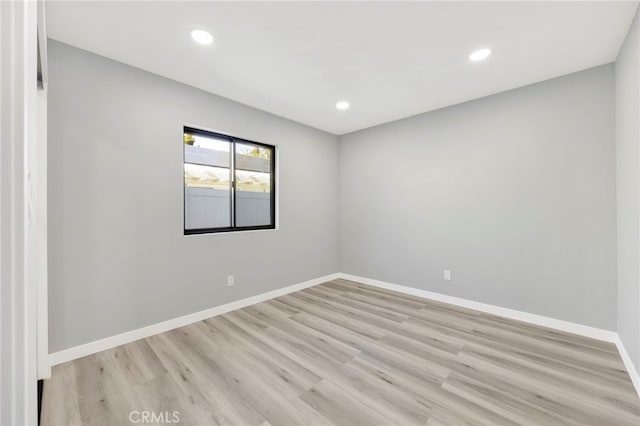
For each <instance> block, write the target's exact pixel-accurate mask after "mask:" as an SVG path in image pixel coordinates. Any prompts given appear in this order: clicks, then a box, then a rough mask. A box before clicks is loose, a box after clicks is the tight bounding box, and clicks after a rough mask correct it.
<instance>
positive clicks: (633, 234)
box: [615, 15, 640, 371]
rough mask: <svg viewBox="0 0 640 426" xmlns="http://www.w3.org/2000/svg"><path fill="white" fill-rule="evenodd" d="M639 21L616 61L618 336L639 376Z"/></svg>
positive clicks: (635, 22) (632, 28)
mask: <svg viewBox="0 0 640 426" xmlns="http://www.w3.org/2000/svg"><path fill="white" fill-rule="evenodd" d="M639 20H640V18H639V17H638V16H637V15H636V18H635V20H634V22H633V24H632V26H631V30H630V32H629V34H628V35H627V38H626V40H625V42H624V44H623V46H622V49H621V50H620V53H619V55H618V60H617V61H616V72H615V76H616V172H617V179H616V183H617V204H618V208H617V212H618V334H619V335H620V339H621V340H622V342H623V343H624V346H625V349H626V350H627V352H628V353H629V356H630V357H631V359H632V361H633V363H634V364H635V367H636V370H638V371H640V269H639V268H640V266H639V265H638V261H639V259H640V250H639V248H640V223H639V221H640V208H639V203H638V202H639V196H640V169H639V160H640V83H639V81H640V62H639V59H638V57H639V56H640V28H639V27H640V23H639Z"/></svg>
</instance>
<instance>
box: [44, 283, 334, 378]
mask: <svg viewBox="0 0 640 426" xmlns="http://www.w3.org/2000/svg"><path fill="white" fill-rule="evenodd" d="M336 278H338V274H331V275H325V276H323V277H319V278H315V279H313V280H309V281H305V282H302V283H299V284H294V285H290V286H288V287H284V288H279V289H277V290H273V291H269V292H267V293H262V294H258V295H256V296H252V297H248V298H246V299H242V300H237V301H235V302H231V303H227V304H225V305H220V306H216V307H213V308H210V309H205V310H204V311H200V312H195V313H192V314H188V315H184V316H182V317H178V318H174V319H170V320H167V321H163V322H160V323H157V324H152V325H149V326H147V327H142V328H138V329H136V330H131V331H127V332H125V333H122V334H117V335H115V336H111V337H106V338H104V339H100V340H95V341H93V342H89V343H85V344H83V345H79V346H74V347H72V348H69V349H64V350H61V351H59V352H54V353H52V354H49V363H50V364H51V365H52V366H53V365H57V364H62V363H64V362H67V361H71V360H74V359H77V358H82V357H84V356H87V355H92V354H95V353H97V352H101V351H104V350H107V349H111V348H115V347H117V346H120V345H124V344H126V343H130V342H133V341H136V340H140V339H144V338H145V337H149V336H153V335H155V334H159V333H164V332H165V331H169V330H173V329H175V328H178V327H183V326H185V325H189V324H193V323H195V322H198V321H202V320H203V319H207V318H211V317H214V316H217V315H221V314H224V313H226V312H230V311H235V310H236V309H240V308H244V307H246V306H250V305H254V304H256V303H260V302H264V301H265V300H269V299H273V298H276V297H279V296H283V295H285V294H289V293H293V292H294V291H298V290H303V289H305V288H309V287H313V286H315V285H318V284H322V283H325V282H327V281H331V280H334V279H336Z"/></svg>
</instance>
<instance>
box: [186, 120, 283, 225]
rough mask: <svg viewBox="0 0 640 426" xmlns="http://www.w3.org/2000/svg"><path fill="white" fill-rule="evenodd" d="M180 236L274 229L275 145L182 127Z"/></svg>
mask: <svg viewBox="0 0 640 426" xmlns="http://www.w3.org/2000/svg"><path fill="white" fill-rule="evenodd" d="M183 145H184V233H185V234H203V233H212V232H229V231H244V230H253V229H274V228H275V208H276V201H275V147H274V146H271V145H266V144H263V143H258V142H251V141H248V140H244V139H239V138H235V137H232V136H227V135H222V134H218V133H212V132H208V131H204V130H198V129H193V128H190V127H185V128H184V137H183Z"/></svg>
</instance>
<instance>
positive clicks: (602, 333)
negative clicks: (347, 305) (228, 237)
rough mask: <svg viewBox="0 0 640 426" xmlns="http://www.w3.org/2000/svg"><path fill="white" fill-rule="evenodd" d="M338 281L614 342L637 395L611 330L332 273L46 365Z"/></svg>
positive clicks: (66, 353)
mask: <svg viewBox="0 0 640 426" xmlns="http://www.w3.org/2000/svg"><path fill="white" fill-rule="evenodd" d="M338 278H342V279H345V280H350V281H355V282H359V283H362V284H367V285H371V286H374V287H379V288H384V289H387V290H392V291H397V292H398V293H404V294H409V295H412V296H417V297H422V298H425V299H429V300H436V301H438V302H443V303H449V304H452V305H456V306H461V307H464V308H469V309H474V310H477V311H481V312H486V313H489V314H494V315H499V316H502V317H505V318H511V319H514V320H518V321H523V322H527V323H530V324H535V325H540V326H543V327H549V328H553V329H556V330H560V331H565V332H568V333H574V334H578V335H581V336H586V337H591V338H593V339H598V340H604V341H607V342H611V343H615V344H616V346H617V348H618V351H619V352H620V356H621V357H622V361H623V362H624V365H625V367H626V368H627V372H628V373H629V376H630V378H631V381H632V382H633V385H634V386H635V388H636V391H637V392H638V396H640V376H639V375H638V371H637V370H636V368H635V366H634V365H633V363H632V362H631V358H630V357H629V354H628V353H627V350H626V349H625V347H624V344H623V343H622V341H621V340H620V337H619V336H618V334H617V333H616V332H614V331H609V330H603V329H600V328H595V327H590V326H586V325H582V324H576V323H572V322H569V321H563V320H559V319H555V318H549V317H545V316H542V315H536V314H531V313H528V312H522V311H517V310H515V309H508V308H503V307H500V306H495V305H489V304H486V303H481V302H475V301H473V300H468V299H462V298H459V297H455V296H448V295H445V294H440V293H434V292H431V291H427V290H420V289H417V288H413V287H407V286H403V285H399V284H392V283H388V282H385V281H379V280H374V279H371V278H365V277H359V276H356V275H350V274H344V273H335V274H331V275H325V276H323V277H319V278H315V279H313V280H309V281H305V282H302V283H299V284H294V285H291V286H288V287H284V288H280V289H277V290H273V291H269V292H267V293H263V294H259V295H256V296H252V297H248V298H246V299H242V300H238V301H235V302H231V303H227V304H225V305H220V306H216V307H213V308H210V309H205V310H204V311H200V312H195V313H192V314H188V315H184V316H182V317H178V318H174V319H171V320H167V321H163V322H161V323H157V324H152V325H149V326H147V327H142V328H138V329H136V330H131V331H127V332H125V333H122V334H118V335H115V336H111V337H106V338H104V339H100V340H96V341H93V342H89V343H85V344H83V345H79V346H75V347H72V348H69V349H64V350H62V351H59V352H54V353H52V354H50V355H49V362H50V364H51V365H52V366H53V365H57V364H62V363H64V362H67V361H72V360H74V359H77V358H82V357H84V356H87V355H92V354H94V353H97V352H100V351H104V350H107V349H111V348H115V347H117V346H120V345H124V344H126V343H130V342H133V341H136V340H140V339H144V338H146V337H149V336H153V335H155V334H159V333H164V332H165V331H169V330H173V329H175V328H178V327H183V326H185V325H189V324H193V323H195V322H198V321H202V320H203V319H207V318H211V317H214V316H217V315H221V314H224V313H226V312H231V311H234V310H236V309H241V308H244V307H246V306H250V305H254V304H256V303H260V302H264V301H265V300H269V299H273V298H276V297H279V296H283V295H285V294H289V293H293V292H295V291H299V290H303V289H305V288H309V287H313V286H316V285H319V284H322V283H325V282H327V281H331V280H334V279H338Z"/></svg>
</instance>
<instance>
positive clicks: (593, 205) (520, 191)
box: [339, 65, 616, 330]
mask: <svg viewBox="0 0 640 426" xmlns="http://www.w3.org/2000/svg"><path fill="white" fill-rule="evenodd" d="M613 71H614V69H613V66H612V65H606V66H602V67H598V68H594V69H590V70H587V71H583V72H579V73H576V74H571V75H568V76H565V77H561V78H557V79H553V80H549V81H546V82H542V83H539V84H535V85H532V86H528V87H524V88H520V89H516V90H511V91H508V92H504V93H502V94H498V95H494V96H490V97H487V98H483V99H479V100H476V101H472V102H468V103H465V104H461V105H457V106H453V107H450V108H446V109H442V110H438V111H434V112H429V113H426V114H422V115H419V116H416V117H412V118H408V119H404V120H400V121H396V122H392V123H388V124H384V125H381V126H378V127H374V128H371V129H366V130H362V131H359V132H355V133H352V134H349V135H346V136H343V137H341V143H340V155H339V158H340V178H341V183H340V185H341V191H340V220H339V229H340V248H341V255H340V271H341V272H345V273H351V274H355V275H360V276H364V277H370V278H374V279H378V280H383V281H389V282H392V283H397V284H403V285H407V286H411V287H415V288H419V289H425V290H430V291H435V292H439V293H444V294H449V295H453V296H458V297H463V298H467V299H471V300H475V301H480V302H485V303H490V304H494V305H498V306H502V307H507V308H512V309H518V310H522V311H525V312H531V313H535V314H539V315H546V316H549V317H552V318H558V319H562V320H567V321H573V322H576V323H580V324H585V325H590V326H595V327H601V328H604V329H608V330H615V327H616V254H615V252H616V223H615V220H616V216H615V215H616V213H615V168H614V166H615V150H614V148H615V144H614V90H613V89H614V80H613ZM444 269H451V271H452V276H453V280H452V281H450V282H449V281H444V280H443V270H444Z"/></svg>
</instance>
